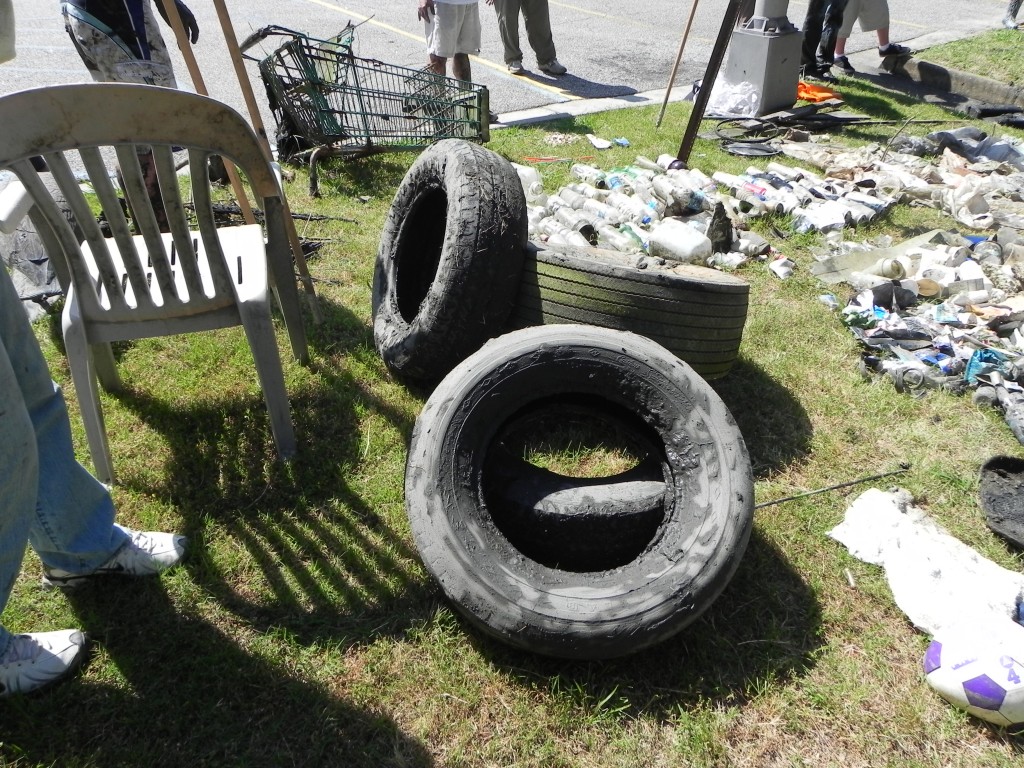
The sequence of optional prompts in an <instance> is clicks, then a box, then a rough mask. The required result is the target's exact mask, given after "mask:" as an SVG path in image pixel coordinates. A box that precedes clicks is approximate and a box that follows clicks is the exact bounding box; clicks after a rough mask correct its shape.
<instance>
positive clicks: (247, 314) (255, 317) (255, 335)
mask: <svg viewBox="0 0 1024 768" xmlns="http://www.w3.org/2000/svg"><path fill="white" fill-rule="evenodd" d="M238 311H239V314H240V315H241V317H242V327H243V328H244V329H245V335H246V338H247V339H248V340H249V347H250V348H251V349H252V356H253V360H254V361H255V363H256V374H257V375H258V376H259V380H260V386H261V387H262V388H263V398H264V400H265V401H266V403H267V412H268V413H269V414H270V428H271V430H272V431H273V433H274V443H275V444H276V445H277V453H278V455H279V456H280V457H281V459H282V460H285V461H287V460H288V459H290V458H292V457H293V456H295V453H296V452H297V450H298V448H297V445H296V441H295V430H294V428H293V427H292V417H291V413H290V412H289V409H288V392H287V390H286V389H285V385H284V369H283V368H282V366H281V356H280V354H279V353H278V350H277V338H276V337H275V336H274V325H273V321H272V320H271V319H270V302H269V301H268V300H267V299H266V296H264V299H262V300H255V301H242V302H239V305H238Z"/></svg>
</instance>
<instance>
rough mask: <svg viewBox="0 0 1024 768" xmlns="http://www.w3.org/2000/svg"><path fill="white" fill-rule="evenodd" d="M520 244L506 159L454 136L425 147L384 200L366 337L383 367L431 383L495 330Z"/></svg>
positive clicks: (518, 264) (510, 293)
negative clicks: (387, 209)
mask: <svg viewBox="0 0 1024 768" xmlns="http://www.w3.org/2000/svg"><path fill="white" fill-rule="evenodd" d="M526 242H527V221H526V197H525V195H524V194H523V188H522V185H521V184H520V182H519V176H518V174H517V173H516V171H515V169H514V168H513V167H512V164H511V163H509V162H508V161H507V160H505V159H504V158H502V157H501V156H500V155H497V154H495V153H494V152H492V151H491V150H489V149H486V148H484V147H481V146H479V145H477V144H472V143H470V142H468V141H463V140H460V139H446V140H444V141H439V142H437V143H436V144H434V145H432V146H430V147H429V148H428V149H426V150H425V151H424V152H423V153H422V154H421V155H420V156H419V157H418V158H417V160H416V162H415V163H413V165H412V167H411V168H410V169H409V172H408V173H407V174H406V176H405V178H404V179H403V181H402V183H401V185H400V186H399V188H398V193H397V194H396V195H395V199H394V202H393V203H392V204H391V210H390V212H389V213H388V218H387V221H386V223H385V224H384V231H383V233H382V234H381V240H380V250H379V252H378V254H377V263H376V267H375V269H374V274H373V338H374V342H375V344H376V347H377V351H378V352H379V353H380V355H381V357H382V358H383V359H384V363H385V364H386V365H387V367H388V369H389V370H390V371H391V372H392V373H393V374H394V375H395V376H397V377H399V378H403V379H409V380H415V381H420V382H427V383H430V382H435V381H437V380H439V379H441V378H442V377H443V376H444V375H445V374H446V373H448V371H450V370H451V369H452V368H453V367H454V366H455V365H456V364H457V363H459V362H460V361H462V360H464V359H465V358H466V357H468V356H469V355H470V354H472V353H473V352H475V351H476V350H477V349H479V348H480V345H481V344H483V343H484V342H485V341H486V340H487V339H489V338H491V337H492V336H497V335H498V334H500V333H501V332H502V331H503V330H504V328H505V323H506V322H507V320H508V316H509V314H510V313H511V311H512V305H513V302H514V300H515V295H516V292H517V291H518V289H519V280H520V274H521V272H522V268H523V259H524V257H525V247H526Z"/></svg>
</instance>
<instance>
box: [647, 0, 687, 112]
mask: <svg viewBox="0 0 1024 768" xmlns="http://www.w3.org/2000/svg"><path fill="white" fill-rule="evenodd" d="M696 13H697V0H693V4H692V5H691V6H690V15H689V16H688V17H687V18H686V28H685V29H683V38H682V40H680V41H679V50H678V51H676V62H675V64H673V65H672V74H671V75H669V76H668V85H667V86H665V100H664V101H663V102H661V112H659V113H658V120H657V122H656V123H655V124H654V127H655V128H660V127H661V119H662V118H663V117H664V116H665V107H666V106H667V105H668V97H669V96H670V95H671V93H672V84H673V83H675V81H676V72H678V71H679V62H681V61H682V60H683V48H685V47H686V38H688V37H689V36H690V27H691V26H692V25H693V17H694V15H696Z"/></svg>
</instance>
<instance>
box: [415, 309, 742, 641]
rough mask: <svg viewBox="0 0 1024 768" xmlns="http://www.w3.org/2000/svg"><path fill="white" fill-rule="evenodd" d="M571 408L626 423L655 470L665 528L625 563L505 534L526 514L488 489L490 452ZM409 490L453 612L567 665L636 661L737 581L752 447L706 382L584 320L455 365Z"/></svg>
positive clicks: (421, 423)
mask: <svg viewBox="0 0 1024 768" xmlns="http://www.w3.org/2000/svg"><path fill="white" fill-rule="evenodd" d="M563 405H564V406H565V407H569V406H571V407H573V408H577V409H579V408H581V407H589V408H591V409H592V412H593V413H594V415H595V417H600V415H601V414H603V413H614V414H615V418H616V419H617V420H619V421H626V420H628V421H629V422H630V423H631V424H632V427H633V429H634V431H635V433H636V435H637V440H638V442H639V443H643V444H646V445H647V446H648V447H649V448H650V449H651V452H652V456H653V457H654V458H655V459H656V460H657V462H658V466H659V469H658V470H657V473H656V474H658V475H660V479H661V482H662V483H663V485H664V496H663V498H664V503H663V505H662V510H661V516H660V520H659V521H658V524H657V525H656V526H654V528H653V529H652V531H651V532H650V533H649V535H648V536H647V537H646V538H645V540H644V541H642V542H638V543H637V544H636V545H635V549H634V550H633V551H632V552H631V553H630V554H629V556H628V557H627V558H621V559H619V560H617V561H615V560H608V561H607V562H606V563H603V564H602V563H590V564H589V565H587V566H586V567H585V568H576V569H572V568H568V567H565V566H564V565H563V564H561V563H543V562H540V559H542V558H543V554H538V553H536V552H534V551H531V550H529V549H528V547H529V544H528V543H524V542H521V541H519V540H518V539H517V537H516V536H515V535H514V534H513V535H512V536H511V537H510V536H509V535H508V534H507V533H506V531H508V530H510V523H509V518H510V516H513V517H514V516H515V515H516V514H517V513H518V511H519V510H515V509H508V508H505V506H504V505H506V504H507V500H508V497H507V495H505V494H502V493H500V492H495V487H496V486H497V487H499V488H500V486H501V482H500V480H499V482H498V483H497V484H495V483H494V482H492V481H490V480H489V478H488V467H489V462H490V461H491V456H492V454H494V453H495V452H499V453H498V455H499V456H500V447H499V444H500V442H501V437H502V434H503V433H504V432H506V431H508V430H509V429H510V428H514V427H513V426H512V425H514V423H515V421H516V420H517V419H519V418H521V417H522V415H523V414H524V413H527V412H529V411H530V410H531V409H533V408H537V407H549V408H552V409H557V408H559V407H562V406H563ZM645 463H646V462H645ZM642 476H643V477H645V478H649V477H651V476H652V475H651V474H649V473H648V472H647V471H645V472H644V473H643V475H642ZM644 482H649V481H647V480H645V481H644ZM405 495H406V511H407V513H408V515H409V521H410V524H411V527H412V532H413V536H414V538H415V541H416V545H417V547H418V548H419V551H420V554H421V556H422V558H423V561H424V564H425V565H426V567H427V569H428V570H429V571H430V573H431V574H433V576H434V577H435V578H436V579H437V580H438V582H439V583H440V585H441V587H442V589H443V590H444V593H445V594H446V595H447V597H448V598H449V599H450V600H451V601H452V603H453V604H454V605H455V607H456V608H457V609H458V610H459V611H460V612H461V613H462V614H464V615H465V616H466V617H467V618H468V619H469V620H470V621H471V622H472V623H473V624H475V625H476V626H477V627H479V628H480V629H482V630H483V631H484V632H486V633H488V634H490V635H492V636H494V637H496V638H499V639H500V640H503V641H505V642H507V643H510V644H512V645H514V646H517V647H520V648H524V649H527V650H531V651H535V652H538V653H543V654H547V655H553V656H559V657H565V658H581V659H593V658H608V657H614V656H620V655H624V654H627V653H632V652H634V651H638V650H640V649H642V648H645V647H648V646H650V645H652V644H654V643H657V642H660V641H661V640H664V639H665V638H668V637H669V636H671V635H673V634H675V633H676V632H678V631H679V630H681V629H682V628H683V627H685V626H686V625H687V624H689V623H690V622H692V621H693V620H694V619H695V618H696V617H697V616H698V615H700V613H701V612H702V611H704V610H705V609H706V608H707V607H708V606H709V605H710V604H711V603H712V602H713V601H714V600H715V598H716V597H717V596H718V595H719V594H720V593H721V591H722V590H723V589H724V588H725V586H726V584H727V583H728V581H729V579H730V578H731V577H732V575H733V573H734V572H735V569H736V567H737V565H738V563H739V560H740V557H741V555H742V553H743V551H744V549H745V548H746V544H747V540H748V538H749V535H750V529H751V523H752V519H753V477H752V474H751V469H750V462H749V458H748V455H747V451H746V448H745V446H744V444H743V439H742V437H741V436H740V433H739V430H738V429H737V427H736V424H735V422H734V420H733V418H732V415H731V414H730V413H729V411H728V409H727V408H726V407H725V405H724V404H723V403H722V401H721V400H720V399H719V397H718V396H717V395H716V394H715V392H714V391H713V390H712V389H711V387H710V386H709V385H708V384H707V382H706V381H704V380H703V379H702V378H701V377H700V376H698V375H697V374H696V373H695V372H694V371H693V369H691V368H690V367H689V366H688V365H686V364H685V363H683V362H682V361H680V360H679V359H678V358H676V357H675V356H673V355H672V354H671V353H669V352H668V351H667V350H665V349H664V348H663V347H661V346H659V345H658V344H656V343H654V342H652V341H651V340H649V339H646V338H644V337H641V336H638V335H635V334H631V333H624V332H621V331H614V330H610V329H605V328H598V327H592V326H580V325H572V326H570V325H553V326H543V327H536V328H529V329H526V330H521V331H516V332H513V333H509V334H507V335H505V336H502V337H499V338H497V339H494V340H492V341H490V342H488V343H487V344H486V345H485V346H484V347H483V348H482V349H480V350H479V351H477V352H476V353H475V354H473V355H472V356H470V357H469V358H467V359H466V360H465V361H464V362H462V363H461V364H460V365H458V366H457V367H456V368H455V369H454V370H452V371H451V373H450V374H449V375H448V376H446V377H445V379H444V380H443V381H442V382H441V383H440V384H439V385H438V387H437V388H436V389H435V390H434V392H433V394H432V395H431V396H430V398H429V399H428V401H427V403H426V405H425V407H424V409H423V411H422V413H421V414H420V416H419V418H418V419H417V421H416V426H415V428H414V430H413V436H412V442H411V445H410V448H409V456H408V462H407V465H406V475H405ZM624 495H625V496H627V497H632V498H641V497H647V496H649V495H650V494H649V493H647V491H646V490H645V491H644V492H643V493H642V494H631V493H630V492H626V493H625V494H624ZM605 496H607V494H605ZM513 527H514V526H513ZM571 530H572V531H573V535H579V529H578V527H573V528H572V529H571ZM551 535H552V536H558V535H560V534H559V533H558V531H557V530H554V531H552V534H551ZM593 535H594V536H595V537H599V536H601V535H603V534H601V533H594V534H593ZM612 535H614V533H612ZM514 539H515V541H514ZM595 543H596V544H600V540H599V539H598V540H597V541H595ZM550 544H551V545H552V546H556V547H557V544H558V542H557V541H555V542H551V543H550ZM566 546H568V542H567V543H566ZM598 548H599V547H595V548H594V549H598Z"/></svg>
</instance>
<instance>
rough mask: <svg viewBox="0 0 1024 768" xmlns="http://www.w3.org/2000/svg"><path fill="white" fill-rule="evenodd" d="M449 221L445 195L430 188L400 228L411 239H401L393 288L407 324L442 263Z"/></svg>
mask: <svg viewBox="0 0 1024 768" xmlns="http://www.w3.org/2000/svg"><path fill="white" fill-rule="evenodd" d="M447 219H448V195H447V194H445V191H444V189H442V188H441V187H433V188H430V189H428V190H426V191H425V192H424V193H423V194H421V195H420V196H418V197H417V198H416V200H415V202H414V203H413V204H412V205H411V206H410V207H409V213H408V214H407V216H406V219H405V222H404V223H403V224H402V228H403V229H405V230H408V231H409V232H411V233H413V234H414V235H415V236H414V237H404V238H401V239H400V245H399V248H398V252H397V254H396V257H395V288H396V297H397V300H398V311H399V312H400V313H401V315H402V318H403V319H404V320H405V322H407V323H411V322H412V321H413V320H414V319H415V318H416V315H417V314H418V313H419V308H420V305H421V304H422V303H423V300H424V299H426V297H427V293H428V291H430V286H431V285H432V284H433V282H434V277H435V276H436V275H437V269H438V266H439V265H440V263H441V251H442V248H443V246H444V238H445V230H446V229H447Z"/></svg>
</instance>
